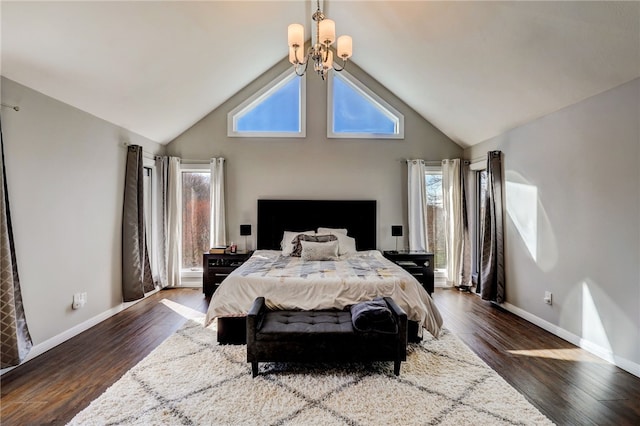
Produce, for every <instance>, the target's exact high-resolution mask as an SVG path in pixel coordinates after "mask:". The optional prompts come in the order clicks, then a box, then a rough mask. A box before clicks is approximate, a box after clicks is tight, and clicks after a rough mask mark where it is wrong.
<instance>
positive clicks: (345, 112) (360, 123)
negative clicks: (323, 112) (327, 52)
mask: <svg viewBox="0 0 640 426" xmlns="http://www.w3.org/2000/svg"><path fill="white" fill-rule="evenodd" d="M331 74H332V75H331V77H330V78H329V87H328V102H327V105H328V108H329V111H328V113H327V117H328V121H329V122H328V128H327V137H330V138H366V139H377V138H378V139H403V138H404V116H403V115H402V114H401V113H400V112H398V111H397V110H396V109H395V108H393V107H392V106H391V105H389V104H388V103H387V102H385V101H384V100H382V98H380V97H379V96H378V95H376V94H375V93H373V92H372V91H371V90H370V89H369V88H367V87H366V86H365V85H364V84H362V83H361V82H360V81H358V80H356V79H355V78H354V77H353V76H352V75H350V74H348V73H347V72H346V71H343V72H341V73H340V74H338V73H336V72H333V73H331Z"/></svg>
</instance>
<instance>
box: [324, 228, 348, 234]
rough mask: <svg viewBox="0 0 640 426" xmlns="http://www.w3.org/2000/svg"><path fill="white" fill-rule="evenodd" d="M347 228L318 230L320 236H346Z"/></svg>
mask: <svg viewBox="0 0 640 426" xmlns="http://www.w3.org/2000/svg"><path fill="white" fill-rule="evenodd" d="M347 233H348V232H347V230H346V229H345V228H318V234H344V235H347Z"/></svg>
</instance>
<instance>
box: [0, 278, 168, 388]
mask: <svg viewBox="0 0 640 426" xmlns="http://www.w3.org/2000/svg"><path fill="white" fill-rule="evenodd" d="M158 291H160V289H159V288H156V289H155V290H153V291H150V292H149V293H147V294H145V297H144V298H142V299H140V300H134V301H133V302H123V303H121V304H119V305H117V306H114V307H113V308H111V309H109V310H106V311H104V312H102V313H100V314H98V315H96V316H94V317H91V318H89V319H88V320H86V321H84V322H82V323H80V324H78V325H76V326H73V327H71V328H70V329H68V330H65V331H63V332H62V333H60V334H57V335H55V336H53V337H51V338H50V339H47V340H45V341H44V342H42V343H38V344H37V345H35V346H33V347H32V348H31V350H30V351H29V354H28V355H27V356H26V357H25V359H23V360H22V362H21V363H20V364H18V365H16V366H14V367H7V368H3V369H2V370H0V376H1V375H3V374H4V373H7V372H9V371H11V370H13V369H14V368H16V367H18V366H20V365H22V364H24V363H25V362H28V361H31V360H32V359H34V358H36V357H38V356H40V355H42V354H43V353H45V352H47V351H48V350H50V349H53V348H55V347H56V346H58V345H60V344H61V343H64V342H66V341H67V340H69V339H71V338H72V337H75V336H77V335H78V334H80V333H82V332H83V331H86V330H88V329H90V328H91V327H93V326H94V325H98V324H100V323H101V322H102V321H104V320H106V319H108V318H110V317H112V316H114V315H115V314H117V313H119V312H122V311H124V310H125V309H127V308H128V307H130V306H133V305H135V304H136V303H138V302H141V301H142V300H144V299H146V298H147V297H149V296H151V295H152V294H155V293H157V292H158Z"/></svg>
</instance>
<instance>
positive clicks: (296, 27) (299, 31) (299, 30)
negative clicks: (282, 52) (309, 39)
mask: <svg viewBox="0 0 640 426" xmlns="http://www.w3.org/2000/svg"><path fill="white" fill-rule="evenodd" d="M287 38H288V41H289V47H293V46H295V45H297V46H304V27H303V26H302V25H301V24H291V25H289V27H288V37H287Z"/></svg>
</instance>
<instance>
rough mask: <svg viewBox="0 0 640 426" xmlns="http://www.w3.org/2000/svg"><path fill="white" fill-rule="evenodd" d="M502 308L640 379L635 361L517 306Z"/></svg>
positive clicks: (505, 304) (504, 305)
mask: <svg viewBox="0 0 640 426" xmlns="http://www.w3.org/2000/svg"><path fill="white" fill-rule="evenodd" d="M500 306H501V307H503V308H504V309H506V310H507V311H509V312H511V313H512V314H514V315H517V316H519V317H520V318H523V319H525V320H527V321H529V322H530V323H532V324H535V325H537V326H538V327H540V328H542V329H544V330H546V331H548V332H549V333H551V334H554V335H556V336H558V337H560V338H561V339H564V340H566V341H567V342H569V343H572V344H574V345H576V346H578V347H580V348H582V349H584V350H585V351H587V352H589V353H592V354H593V355H595V356H597V357H598V358H602V359H603V360H605V361H607V362H610V363H611V364H613V365H615V366H617V367H620V368H621V369H623V370H625V371H627V372H629V373H631V374H633V375H634V376H636V377H640V364H637V363H635V362H633V361H630V360H628V359H626V358H622V357H620V356H617V355H616V354H614V353H613V352H611V351H610V350H609V349H607V348H604V347H602V346H600V345H597V344H595V343H593V342H590V341H588V340H585V339H583V338H582V337H580V336H578V335H576V334H573V333H571V332H569V331H567V330H565V329H564V328H562V327H558V326H557V325H555V324H552V323H550V322H549V321H547V320H544V319H542V318H540V317H537V316H535V315H533V314H531V313H529V312H527V311H525V310H524V309H521V308H519V307H517V306H514V305H512V304H510V303H506V302H505V303H503V304H501V305H500Z"/></svg>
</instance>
